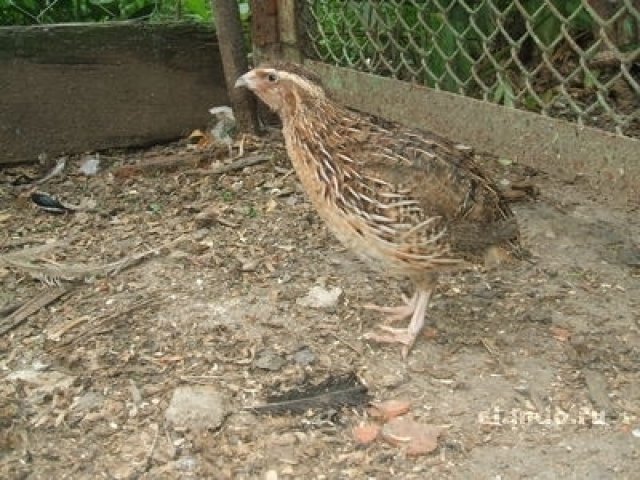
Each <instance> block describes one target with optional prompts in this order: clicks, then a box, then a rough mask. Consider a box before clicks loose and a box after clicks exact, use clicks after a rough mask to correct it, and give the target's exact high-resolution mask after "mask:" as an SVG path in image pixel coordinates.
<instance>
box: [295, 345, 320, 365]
mask: <svg viewBox="0 0 640 480" xmlns="http://www.w3.org/2000/svg"><path fill="white" fill-rule="evenodd" d="M293 360H294V361H295V362H296V363H297V364H298V365H301V366H303V367H306V366H307V365H311V364H312V363H313V362H314V361H315V360H316V356H315V354H314V353H313V352H312V351H311V349H310V348H309V347H302V348H301V349H300V350H298V351H297V352H296V353H294V354H293Z"/></svg>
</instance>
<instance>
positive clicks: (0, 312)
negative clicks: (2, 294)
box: [0, 302, 24, 317]
mask: <svg viewBox="0 0 640 480" xmlns="http://www.w3.org/2000/svg"><path fill="white" fill-rule="evenodd" d="M23 305H24V302H17V303H10V304H8V305H5V306H4V307H2V308H0V317H6V316H8V315H11V314H12V313H13V312H15V311H16V310H18V309H19V308H20V307H21V306H23Z"/></svg>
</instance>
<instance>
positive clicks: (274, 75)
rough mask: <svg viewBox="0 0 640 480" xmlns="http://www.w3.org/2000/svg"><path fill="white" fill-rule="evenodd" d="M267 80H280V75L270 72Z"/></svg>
mask: <svg viewBox="0 0 640 480" xmlns="http://www.w3.org/2000/svg"><path fill="white" fill-rule="evenodd" d="M267 80H269V81H270V82H272V83H273V82H276V81H277V80H278V76H277V75H276V74H275V73H270V74H269V75H267Z"/></svg>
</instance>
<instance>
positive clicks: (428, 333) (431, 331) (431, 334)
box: [422, 327, 438, 340]
mask: <svg viewBox="0 0 640 480" xmlns="http://www.w3.org/2000/svg"><path fill="white" fill-rule="evenodd" d="M422 336H423V337H425V338H428V339H429V340H433V339H434V338H438V330H436V329H435V328H433V327H430V328H425V329H424V330H423V332H422Z"/></svg>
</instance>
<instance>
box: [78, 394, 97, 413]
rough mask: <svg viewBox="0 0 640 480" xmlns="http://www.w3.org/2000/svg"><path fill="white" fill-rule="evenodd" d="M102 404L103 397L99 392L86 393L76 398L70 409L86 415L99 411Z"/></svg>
mask: <svg viewBox="0 0 640 480" xmlns="http://www.w3.org/2000/svg"><path fill="white" fill-rule="evenodd" d="M103 403H104V395H102V394H101V393H100V392H87V393H85V394H84V395H82V396H81V397H76V398H75V399H74V401H73V405H72V406H71V408H73V410H76V411H78V412H82V413H86V412H91V411H95V410H99V409H100V408H101V407H102V404H103Z"/></svg>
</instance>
